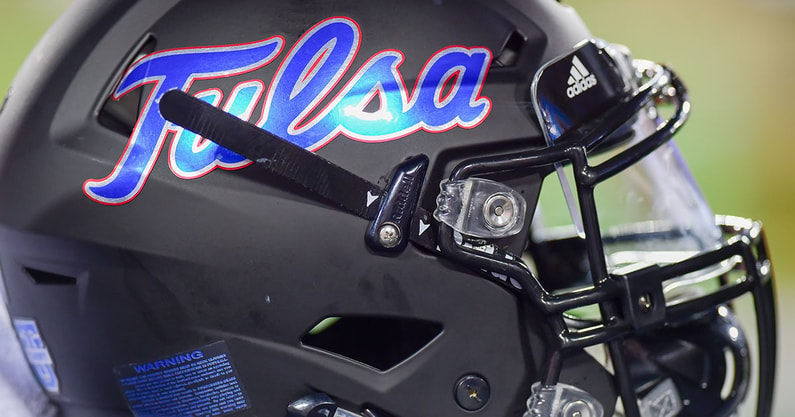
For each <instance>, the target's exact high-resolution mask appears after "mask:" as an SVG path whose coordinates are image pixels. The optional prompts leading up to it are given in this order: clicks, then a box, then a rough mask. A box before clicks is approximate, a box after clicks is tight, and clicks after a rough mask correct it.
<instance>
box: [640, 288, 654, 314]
mask: <svg viewBox="0 0 795 417" xmlns="http://www.w3.org/2000/svg"><path fill="white" fill-rule="evenodd" d="M638 306H639V307H640V310H641V311H642V312H644V313H648V312H650V311H651V310H652V309H653V308H654V297H652V295H651V294H650V293H647V292H645V293H643V294H642V295H641V296H640V298H638Z"/></svg>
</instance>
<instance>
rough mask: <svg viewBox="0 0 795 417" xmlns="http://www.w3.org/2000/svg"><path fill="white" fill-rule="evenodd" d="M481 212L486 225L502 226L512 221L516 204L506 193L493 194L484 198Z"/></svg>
mask: <svg viewBox="0 0 795 417" xmlns="http://www.w3.org/2000/svg"><path fill="white" fill-rule="evenodd" d="M483 214H484V219H485V220H486V225H488V226H490V227H492V228H503V227H505V226H509V225H511V224H512V223H513V220H514V216H515V214H516V205H515V204H514V201H513V199H512V198H511V197H510V196H509V195H508V194H505V193H497V194H493V195H491V196H490V197H489V198H487V199H486V202H485V203H484V205H483Z"/></svg>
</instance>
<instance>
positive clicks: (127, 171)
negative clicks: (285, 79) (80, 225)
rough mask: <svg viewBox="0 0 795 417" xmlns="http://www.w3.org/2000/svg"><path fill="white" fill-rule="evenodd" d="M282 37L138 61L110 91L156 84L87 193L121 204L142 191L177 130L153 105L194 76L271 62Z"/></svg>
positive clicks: (120, 93) (186, 85) (186, 86)
mask: <svg viewBox="0 0 795 417" xmlns="http://www.w3.org/2000/svg"><path fill="white" fill-rule="evenodd" d="M283 42H284V41H283V40H282V39H281V38H270V39H266V40H263V41H260V42H255V43H252V44H247V45H242V46H233V47H220V48H192V49H182V50H172V51H161V52H156V53H154V54H151V55H149V56H147V57H145V58H143V59H141V60H140V61H138V62H136V63H135V64H134V65H133V66H132V67H131V68H130V69H129V70H128V71H127V73H126V74H125V75H124V76H123V77H122V79H121V82H120V83H119V86H118V87H117V88H116V91H115V92H114V94H113V96H114V98H117V99H118V98H120V97H121V96H123V95H125V94H127V93H129V92H130V91H132V90H134V89H136V88H139V87H141V86H143V85H145V84H154V86H153V88H152V92H151V94H150V95H149V98H147V100H146V103H145V105H144V108H143V110H142V111H141V116H140V117H139V119H138V122H137V123H136V125H135V128H134V129H133V133H132V135H131V136H130V139H129V142H128V143H127V149H125V151H124V154H123V155H122V157H121V158H120V159H119V162H118V163H117V164H116V167H115V168H114V169H113V172H111V173H110V175H108V176H107V177H105V178H103V179H99V180H95V179H91V180H87V181H86V182H85V183H84V184H83V191H84V192H85V194H86V195H87V196H88V197H90V198H92V199H94V200H96V201H98V202H100V203H103V204H123V203H126V202H128V201H130V200H132V199H133V198H135V196H136V195H137V194H138V193H139V192H140V191H141V188H142V187H143V186H144V182H145V181H146V179H147V178H148V176H149V174H150V173H151V172H152V168H153V167H154V164H155V161H156V159H157V156H158V154H159V153H160V150H161V148H162V147H163V143H164V141H165V139H166V136H167V135H168V133H169V132H174V131H176V130H177V128H176V127H174V126H173V125H172V124H171V123H168V122H166V120H165V119H163V117H162V116H161V115H160V112H159V111H158V110H157V108H156V104H157V103H158V101H159V100H160V98H161V97H162V96H163V94H165V93H166V92H167V91H169V90H173V89H180V90H182V91H188V89H189V88H190V86H191V84H192V83H193V82H194V81H195V80H196V79H207V78H219V77H229V76H232V75H237V74H242V73H246V72H249V71H253V70H255V69H257V68H260V67H262V66H264V65H267V64H268V63H270V62H271V61H272V60H273V59H274V58H275V57H276V56H277V55H278V54H279V52H281V48H282V44H283Z"/></svg>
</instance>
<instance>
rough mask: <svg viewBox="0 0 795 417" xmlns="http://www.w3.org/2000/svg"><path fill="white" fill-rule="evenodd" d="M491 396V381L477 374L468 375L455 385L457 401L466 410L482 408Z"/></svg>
mask: <svg viewBox="0 0 795 417" xmlns="http://www.w3.org/2000/svg"><path fill="white" fill-rule="evenodd" d="M489 397H491V387H489V383H488V382H486V380H485V379H483V378H481V377H479V376H477V375H466V376H464V377H463V378H461V379H459V380H458V383H456V385H455V401H456V402H457V403H458V405H459V406H461V408H463V409H464V410H468V411H477V410H480V409H481V408H483V407H484V406H485V405H486V403H487V402H488V401H489Z"/></svg>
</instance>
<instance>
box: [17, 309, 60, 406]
mask: <svg viewBox="0 0 795 417" xmlns="http://www.w3.org/2000/svg"><path fill="white" fill-rule="evenodd" d="M14 329H15V330H16V332H17V337H19V344H20V345H22V350H24V351H25V357H26V358H27V360H28V363H29V364H30V367H31V368H33V372H34V373H35V375H36V379H38V380H39V383H40V384H41V386H42V387H43V388H44V389H45V390H47V392H50V393H53V394H58V393H59V392H60V386H59V384H58V375H57V374H56V373H55V363H53V360H52V356H51V355H50V350H49V349H48V348H47V345H46V344H45V343H44V339H43V338H42V336H41V333H40V332H39V327H38V326H37V325H36V321H34V320H33V319H23V318H14Z"/></svg>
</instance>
